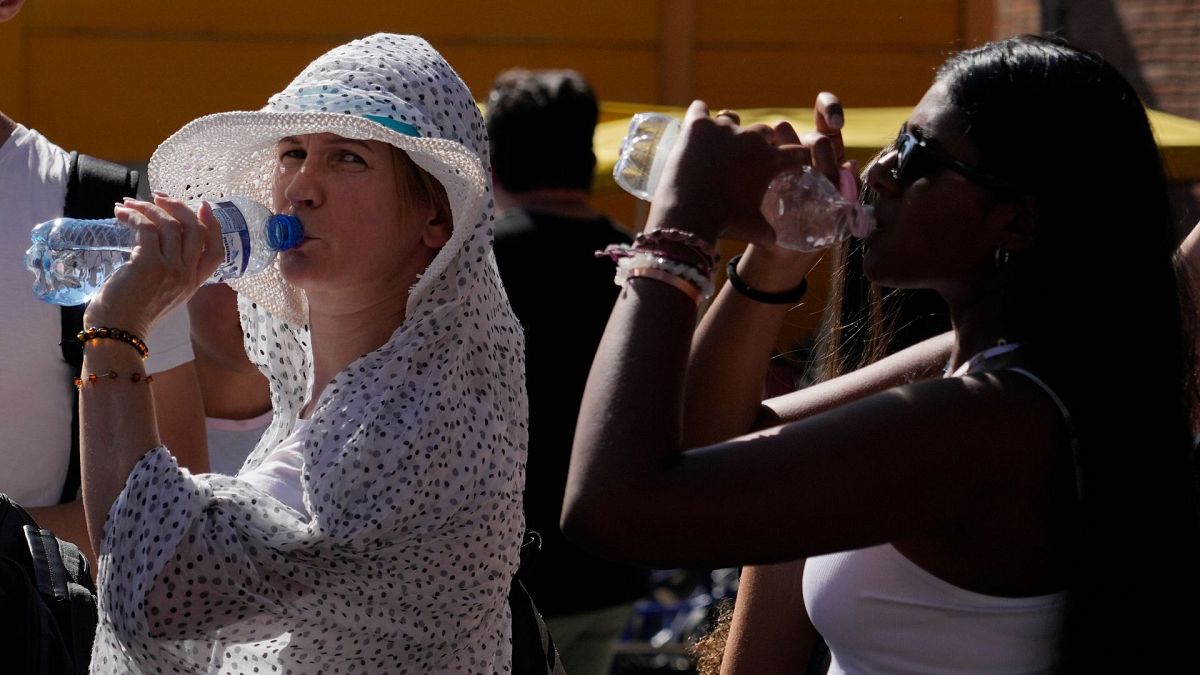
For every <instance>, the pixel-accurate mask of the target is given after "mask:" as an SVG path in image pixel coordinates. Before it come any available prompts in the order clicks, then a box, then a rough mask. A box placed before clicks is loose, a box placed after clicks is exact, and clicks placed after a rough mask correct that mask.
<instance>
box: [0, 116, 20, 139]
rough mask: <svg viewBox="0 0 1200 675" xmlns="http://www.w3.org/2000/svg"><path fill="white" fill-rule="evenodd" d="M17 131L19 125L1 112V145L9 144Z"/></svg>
mask: <svg viewBox="0 0 1200 675" xmlns="http://www.w3.org/2000/svg"><path fill="white" fill-rule="evenodd" d="M16 130H17V123H16V122H14V121H13V119H12V118H11V117H9V116H8V115H5V114H4V112H3V111H0V145H4V144H5V143H7V142H8V139H9V137H10V136H12V133H13V132H14V131H16Z"/></svg>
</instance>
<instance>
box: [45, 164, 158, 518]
mask: <svg viewBox="0 0 1200 675" xmlns="http://www.w3.org/2000/svg"><path fill="white" fill-rule="evenodd" d="M140 180H141V176H139V175H138V172H137V171H133V170H132V169H130V168H129V167H126V166H123V165H121V164H114V163H112V162H106V161H104V160H102V159H96V158H95V157H91V156H89V155H81V154H79V153H77V152H72V153H71V169H70V174H69V175H68V177H67V197H66V200H65V201H64V203H63V215H64V216H69V217H71V218H110V217H112V209H113V204H114V203H116V202H119V201H121V198H123V197H134V196H137V193H138V183H139V182H140ZM84 307H85V306H84V305H75V306H73V307H63V308H62V353H63V359H65V360H66V362H67V363H68V364H69V365H70V366H71V376H72V377H79V373H80V371H81V370H82V369H83V345H82V344H80V343H79V342H78V341H77V340H76V339H75V335H76V334H77V333H79V331H81V330H83V310H84ZM72 400H73V401H75V403H74V404H73V405H72V410H71V462H70V464H69V465H68V468H67V479H66V482H64V483H63V491H62V497H61V498H60V499H59V502H60V503H66V502H71V501H75V495H76V493H78V492H79V401H78V399H72Z"/></svg>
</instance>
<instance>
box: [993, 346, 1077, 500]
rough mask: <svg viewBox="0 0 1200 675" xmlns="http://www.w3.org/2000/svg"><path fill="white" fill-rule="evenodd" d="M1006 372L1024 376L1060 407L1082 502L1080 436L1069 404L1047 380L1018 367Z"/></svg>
mask: <svg viewBox="0 0 1200 675" xmlns="http://www.w3.org/2000/svg"><path fill="white" fill-rule="evenodd" d="M1004 370H1008V371H1011V372H1014V373H1020V374H1021V375H1024V376H1025V377H1026V378H1027V379H1029V380H1030V381H1031V382H1033V383H1034V384H1036V385H1037V386H1038V387H1040V388H1041V389H1042V391H1044V392H1046V395H1048V396H1049V397H1050V400H1051V401H1054V405H1056V406H1058V412H1059V413H1060V414H1061V415H1062V419H1063V423H1064V424H1066V426H1067V435H1068V437H1069V438H1070V440H1071V462H1072V464H1073V469H1074V471H1073V473H1074V474H1075V493H1076V496H1077V497H1078V498H1079V499H1080V501H1082V500H1083V480H1082V473H1081V472H1080V468H1081V467H1080V465H1079V436H1078V434H1076V433H1075V422H1074V420H1072V419H1071V412H1070V411H1069V410H1067V404H1066V403H1063V400H1062V398H1060V397H1059V395H1058V394H1057V393H1055V391H1054V390H1053V389H1051V388H1050V385H1048V384H1046V382H1045V380H1043V379H1042V378H1040V377H1038V376H1037V375H1034V374H1033V373H1032V372H1030V371H1028V370H1026V369H1024V368H1016V367H1008V368H1005V369H1004Z"/></svg>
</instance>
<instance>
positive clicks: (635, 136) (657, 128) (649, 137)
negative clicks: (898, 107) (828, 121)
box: [613, 113, 875, 251]
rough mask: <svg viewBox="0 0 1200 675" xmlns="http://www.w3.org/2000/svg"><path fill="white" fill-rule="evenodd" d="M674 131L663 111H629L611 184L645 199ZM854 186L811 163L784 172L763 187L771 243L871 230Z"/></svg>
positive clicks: (822, 242) (817, 241) (813, 245)
mask: <svg viewBox="0 0 1200 675" xmlns="http://www.w3.org/2000/svg"><path fill="white" fill-rule="evenodd" d="M679 130H680V124H679V120H677V119H675V118H673V117H671V116H669V115H664V114H661V113H638V114H637V115H634V116H633V120H632V121H631V122H630V125H629V133H628V135H626V137H625V140H624V141H623V142H622V144H621V150H620V153H619V155H618V157H617V163H616V165H615V166H614V167H613V179H614V180H615V181H616V182H617V185H620V186H621V187H622V188H623V189H624V190H625V191H626V192H629V193H630V194H632V195H634V196H635V197H637V198H639V199H644V200H647V201H649V200H650V198H651V197H652V196H653V195H654V190H655V188H656V187H657V185H658V181H659V178H660V177H661V176H662V171H663V166H664V165H665V164H666V161H667V156H668V155H669V154H670V152H671V148H672V147H673V146H674V145H675V142H676V140H677V139H678V137H679ZM856 191H857V190H856V187H855V184H854V176H853V175H852V174H850V173H849V171H848V170H843V172H842V176H841V184H840V185H839V186H836V187H835V186H834V185H833V183H831V182H829V180H828V179H827V178H825V176H823V175H821V174H820V173H819V172H817V171H814V170H813V169H812V168H811V167H804V168H803V169H800V170H797V171H787V172H784V173H782V174H780V175H779V176H776V177H775V179H774V180H772V181H771V184H770V185H769V186H768V187H767V191H766V194H765V195H764V197H763V202H762V207H761V208H762V214H763V217H764V218H766V220H767V222H768V223H770V224H771V227H772V229H774V230H775V243H776V244H777V245H779V246H782V247H784V248H789V249H793V250H799V251H816V250H819V249H822V248H825V247H827V246H830V245H832V244H835V243H837V242H839V241H842V240H844V239H846V238H848V237H850V236H855V237H859V238H862V237H865V236H867V234H869V233H870V231H871V230H872V229H874V227H875V218H874V213H873V211H872V209H871V207H870V206H865V205H863V204H860V203H859V202H858V198H857V195H856Z"/></svg>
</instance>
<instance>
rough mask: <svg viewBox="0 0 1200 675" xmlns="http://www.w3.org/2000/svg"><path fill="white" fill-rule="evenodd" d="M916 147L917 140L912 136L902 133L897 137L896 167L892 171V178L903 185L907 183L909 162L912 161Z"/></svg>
mask: <svg viewBox="0 0 1200 675" xmlns="http://www.w3.org/2000/svg"><path fill="white" fill-rule="evenodd" d="M914 147H916V139H915V138H913V137H912V135H910V134H907V133H902V134H900V135H899V136H897V137H896V167H895V168H894V169H892V177H893V178H895V179H896V180H897V181H899V182H901V183H903V182H905V178H906V176H905V170H906V169H907V168H908V162H909V160H910V159H912V152H913V148H914Z"/></svg>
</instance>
